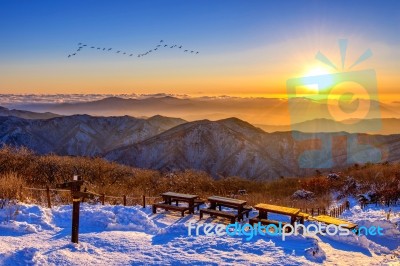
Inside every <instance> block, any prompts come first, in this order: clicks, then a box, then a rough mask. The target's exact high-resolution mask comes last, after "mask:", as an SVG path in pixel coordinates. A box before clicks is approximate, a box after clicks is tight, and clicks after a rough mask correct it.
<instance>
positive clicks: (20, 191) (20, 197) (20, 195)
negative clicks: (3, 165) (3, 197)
mask: <svg viewBox="0 0 400 266" xmlns="http://www.w3.org/2000/svg"><path fill="white" fill-rule="evenodd" d="M22 189H23V187H22V185H21V186H20V187H19V200H20V201H22Z"/></svg>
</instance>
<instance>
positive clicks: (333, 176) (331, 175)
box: [327, 173, 340, 181]
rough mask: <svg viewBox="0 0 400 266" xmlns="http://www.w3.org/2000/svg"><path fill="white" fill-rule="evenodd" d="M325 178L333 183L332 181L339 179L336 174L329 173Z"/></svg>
mask: <svg viewBox="0 0 400 266" xmlns="http://www.w3.org/2000/svg"><path fill="white" fill-rule="evenodd" d="M327 178H328V179H329V180H331V181H333V180H338V179H339V178H340V176H339V175H338V174H336V173H330V174H329V175H328V176H327Z"/></svg>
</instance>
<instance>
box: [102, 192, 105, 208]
mask: <svg viewBox="0 0 400 266" xmlns="http://www.w3.org/2000/svg"><path fill="white" fill-rule="evenodd" d="M105 200H106V194H105V193H103V194H102V195H101V205H104V201H105Z"/></svg>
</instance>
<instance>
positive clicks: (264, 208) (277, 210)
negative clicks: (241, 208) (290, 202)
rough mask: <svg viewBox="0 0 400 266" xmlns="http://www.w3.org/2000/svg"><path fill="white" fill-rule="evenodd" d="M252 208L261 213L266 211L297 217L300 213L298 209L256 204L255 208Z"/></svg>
mask: <svg viewBox="0 0 400 266" xmlns="http://www.w3.org/2000/svg"><path fill="white" fill-rule="evenodd" d="M254 208H255V209H257V210H262V211H266V212H274V213H278V214H284V215H297V214H299V213H300V209H298V208H289V207H283V206H278V205H271V204H264V203H260V204H257V205H256V206H254Z"/></svg>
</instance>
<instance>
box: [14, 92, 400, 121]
mask: <svg viewBox="0 0 400 266" xmlns="http://www.w3.org/2000/svg"><path fill="white" fill-rule="evenodd" d="M360 101H362V100H360ZM289 104H290V106H289ZM370 106H371V107H370V108H371V110H370V116H369V117H368V118H370V119H372V118H400V113H399V110H398V108H395V107H394V106H392V105H388V104H383V103H379V102H374V101H372V102H371V105H370ZM18 108H20V109H21V108H22V109H24V110H30V111H36V112H45V111H47V112H54V113H58V114H62V115H73V114H89V115H97V116H122V115H130V116H134V117H142V116H147V117H151V116H154V115H157V114H160V115H163V116H168V117H180V118H182V119H185V120H187V121H196V120H201V119H209V120H220V119H225V118H228V117H237V118H239V119H241V120H244V121H248V122H249V123H252V124H257V125H289V124H291V123H292V124H297V123H301V122H305V121H307V120H313V119H332V116H331V114H330V113H329V111H328V107H327V104H326V103H323V102H318V101H314V100H310V99H306V98H296V99H293V100H291V101H290V103H289V102H288V100H287V99H277V98H232V97H226V98H212V97H200V98H184V99H182V98H176V97H171V96H161V97H149V98H144V99H123V98H118V97H110V98H105V99H102V100H97V101H92V102H79V103H62V104H26V105H20V106H19V107H18ZM290 110H295V113H294V115H293V114H291V113H290ZM310 114H312V117H310ZM347 118H349V117H347ZM347 118H344V119H347ZM335 119H337V118H335Z"/></svg>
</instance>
